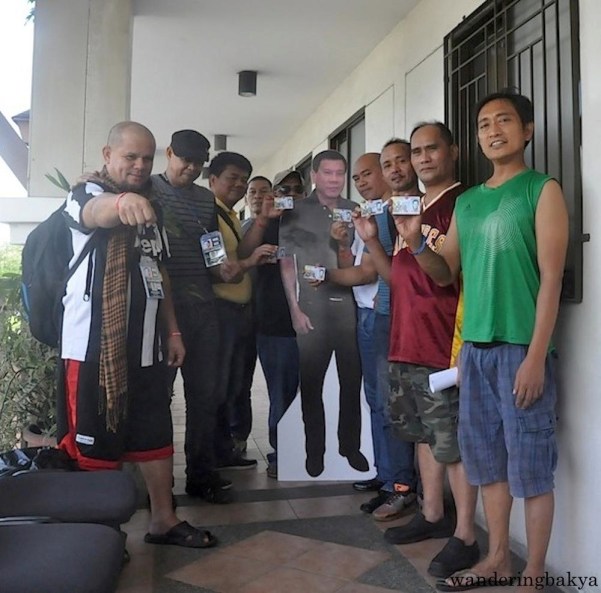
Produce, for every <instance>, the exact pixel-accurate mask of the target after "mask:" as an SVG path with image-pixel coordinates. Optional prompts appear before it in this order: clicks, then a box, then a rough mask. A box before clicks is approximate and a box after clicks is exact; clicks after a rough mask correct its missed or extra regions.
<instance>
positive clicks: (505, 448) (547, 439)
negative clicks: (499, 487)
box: [459, 342, 557, 498]
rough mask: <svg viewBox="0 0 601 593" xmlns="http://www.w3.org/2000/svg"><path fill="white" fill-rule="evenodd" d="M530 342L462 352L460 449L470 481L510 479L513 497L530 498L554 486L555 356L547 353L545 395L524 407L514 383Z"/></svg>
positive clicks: (467, 347)
mask: <svg viewBox="0 0 601 593" xmlns="http://www.w3.org/2000/svg"><path fill="white" fill-rule="evenodd" d="M526 352H527V347H526V346H519V345H514V344H499V345H495V346H493V347H490V348H488V347H486V348H482V347H475V346H474V345H473V344H471V343H469V342H466V343H465V344H464V345H463V348H462V350H461V387H460V397H459V449H460V451H461V458H462V460H463V463H464V466H465V470H466V473H467V478H468V481H469V482H470V484H473V485H474V486H482V485H486V484H492V483H494V482H508V483H509V489H510V492H511V495H512V496H514V497H518V498H530V497H532V496H538V495H540V494H545V493H546V492H550V491H551V490H553V487H554V482H553V472H554V471H555V467H556V465H557V443H556V440H555V422H556V418H555V400H556V385H555V370H554V366H555V365H554V363H555V360H554V358H555V356H554V355H553V354H551V355H549V356H547V361H546V363H545V382H544V387H543V394H542V396H541V397H540V399H538V400H537V401H536V402H535V403H534V404H532V405H531V406H530V407H529V408H526V409H525V410H521V409H519V408H517V407H516V406H515V396H514V395H513V384H514V381H515V376H516V373H517V371H518V368H519V366H520V364H521V363H522V361H523V360H524V358H525V356H526Z"/></svg>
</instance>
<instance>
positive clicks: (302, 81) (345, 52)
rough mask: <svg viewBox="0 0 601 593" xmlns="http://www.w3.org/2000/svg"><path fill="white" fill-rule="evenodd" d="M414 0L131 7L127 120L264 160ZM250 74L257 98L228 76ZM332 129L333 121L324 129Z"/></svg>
mask: <svg viewBox="0 0 601 593" xmlns="http://www.w3.org/2000/svg"><path fill="white" fill-rule="evenodd" d="M417 2H418V0H297V1H296V2H293V1H292V0H170V2H165V1H164V0H135V2H134V24H133V27H134V29H133V50H132V88H131V93H132V98H131V115H132V117H133V118H134V119H136V120H138V121H141V122H143V123H145V124H146V125H148V126H149V127H150V128H151V129H152V130H153V132H154V133H155V135H156V137H157V142H158V145H159V148H158V150H159V151H162V150H163V149H164V148H165V146H166V145H167V144H168V142H169V139H170V137H171V133H172V132H173V131H175V130H178V129H182V128H195V129H197V130H198V131H200V132H202V133H203V134H205V135H206V136H207V137H208V138H209V140H210V141H211V143H212V142H213V135H214V134H227V136H228V146H227V148H228V150H234V151H237V152H241V153H243V154H245V155H246V156H247V157H248V158H249V159H250V160H251V162H253V164H254V165H255V166H256V165H260V164H261V163H263V162H264V161H265V160H267V159H268V158H269V157H270V156H271V155H272V154H273V152H274V151H275V150H277V148H278V147H279V146H280V145H281V144H283V142H284V140H285V139H286V138H287V137H288V136H289V135H291V134H292V133H293V132H294V131H295V130H296V129H297V128H298V127H299V126H300V125H301V124H302V123H303V122H304V120H306V119H307V118H308V117H309V116H310V115H311V114H312V113H313V111H315V110H316V109H317V107H318V106H319V105H320V104H321V103H322V102H323V101H324V100H325V99H326V98H327V97H328V96H329V95H330V94H331V93H332V92H333V91H334V89H336V87H337V86H339V84H340V83H341V82H342V81H343V80H344V79H345V78H347V77H348V76H349V74H350V73H351V72H352V71H353V70H354V69H355V67H356V66H357V65H359V64H360V63H361V62H362V61H363V60H364V59H365V58H366V57H367V55H369V53H370V52H371V51H372V50H373V49H374V47H375V46H376V45H377V44H378V43H379V42H380V41H381V40H382V39H383V38H384V37H385V36H386V35H387V34H388V33H389V32H390V31H391V30H392V29H393V28H394V27H395V26H396V25H397V24H398V23H399V21H400V20H402V19H403V18H404V16H405V15H406V14H407V13H408V12H409V11H410V10H411V9H412V8H413V7H414V6H415V5H416V4H417ZM241 70H257V71H258V73H259V74H258V79H257V96H256V97H251V98H244V97H239V96H238V78H237V73H238V72H239V71H241ZM339 123H340V122H333V124H332V127H333V128H334V127H335V126H336V125H338V124H339Z"/></svg>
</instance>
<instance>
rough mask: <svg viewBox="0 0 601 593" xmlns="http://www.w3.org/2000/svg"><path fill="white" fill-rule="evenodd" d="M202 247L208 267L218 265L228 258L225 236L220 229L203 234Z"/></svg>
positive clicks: (201, 238)
mask: <svg viewBox="0 0 601 593" xmlns="http://www.w3.org/2000/svg"><path fill="white" fill-rule="evenodd" d="M200 249H201V251H202V256H203V258H204V260H205V265H206V266H207V268H212V267H213V266H218V265H219V264H222V263H223V262H224V261H225V260H226V259H227V254H226V252H225V245H224V243H223V236H222V235H221V233H220V232H219V231H213V232H212V233H205V234H204V235H201V237H200Z"/></svg>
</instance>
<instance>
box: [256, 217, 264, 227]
mask: <svg viewBox="0 0 601 593" xmlns="http://www.w3.org/2000/svg"><path fill="white" fill-rule="evenodd" d="M255 224H256V225H257V226H258V227H259V228H260V229H265V228H267V223H266V222H261V221H260V220H259V219H258V218H255Z"/></svg>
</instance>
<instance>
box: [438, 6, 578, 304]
mask: <svg viewBox="0 0 601 593" xmlns="http://www.w3.org/2000/svg"><path fill="white" fill-rule="evenodd" d="M578 30H579V27H578V2H574V1H573V0H489V1H488V2H485V3H484V4H483V5H482V6H481V7H480V8H479V9H478V10H476V11H475V12H474V13H472V14H471V15H470V16H468V17H467V18H466V19H464V20H463V21H462V23H461V24H460V25H459V26H457V27H456V28H455V29H454V30H453V31H452V32H451V33H450V34H449V35H447V36H446V37H445V83H446V84H445V105H446V120H447V124H448V125H449V127H450V128H451V129H452V130H453V131H454V133H455V137H456V140H457V144H458V145H459V151H460V152H459V164H458V166H459V178H460V179H461V180H462V181H463V182H464V183H466V184H468V185H475V184H476V183H481V182H482V181H484V180H485V179H487V177H488V176H489V175H490V173H491V168H490V163H488V161H487V160H486V159H485V158H484V156H483V155H482V153H481V152H480V149H479V147H478V143H477V140H476V123H475V121H474V115H475V114H474V113H473V108H474V106H475V104H476V103H477V102H478V101H479V100H480V99H482V98H483V97H484V96H486V95H487V94H489V93H492V92H495V91H498V90H500V89H502V88H505V87H515V88H517V89H519V91H520V92H521V93H522V94H524V95H526V96H528V97H529V98H530V99H531V100H532V102H533V104H534V115H535V122H534V126H535V127H534V130H535V132H534V138H533V140H532V142H530V144H529V145H528V147H527V149H526V163H527V165H528V166H530V167H532V168H534V169H537V170H539V171H542V172H546V173H548V174H549V175H552V176H553V177H555V178H556V179H557V180H558V181H559V182H560V183H561V185H562V187H563V191H564V194H565V197H566V201H567V204H568V210H569V213H570V246H569V249H568V259H567V262H566V270H565V274H564V285H563V293H562V298H563V299H564V300H566V301H572V302H581V301H582V243H583V241H585V240H587V237H586V236H584V235H583V234H582V187H581V168H580V146H581V140H580V138H581V129H580V96H579V93H580V62H579V43H578Z"/></svg>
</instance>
